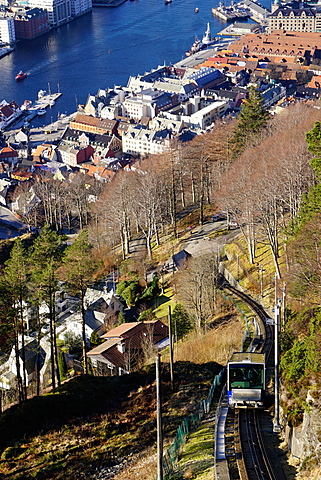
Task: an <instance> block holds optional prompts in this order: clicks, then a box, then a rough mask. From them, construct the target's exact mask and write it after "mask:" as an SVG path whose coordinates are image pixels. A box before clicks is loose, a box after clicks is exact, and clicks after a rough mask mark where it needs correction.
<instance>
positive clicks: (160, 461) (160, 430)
mask: <svg viewBox="0 0 321 480" xmlns="http://www.w3.org/2000/svg"><path fill="white" fill-rule="evenodd" d="M160 358H161V356H160V355H159V354H158V355H156V403H157V480H163V479H164V477H163V426H162V397H161V380H160Z"/></svg>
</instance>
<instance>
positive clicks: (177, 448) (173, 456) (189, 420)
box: [163, 368, 226, 479]
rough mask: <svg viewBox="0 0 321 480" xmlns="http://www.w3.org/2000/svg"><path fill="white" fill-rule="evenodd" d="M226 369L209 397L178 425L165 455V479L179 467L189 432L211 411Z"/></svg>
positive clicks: (209, 393)
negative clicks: (178, 463) (180, 456)
mask: <svg viewBox="0 0 321 480" xmlns="http://www.w3.org/2000/svg"><path fill="white" fill-rule="evenodd" d="M225 370H226V369H225V368H223V369H222V370H221V371H220V373H219V374H218V375H216V376H215V378H214V381H213V383H212V385H211V387H210V389H209V392H208V395H207V398H206V399H204V400H202V402H201V403H200V404H199V406H198V408H197V411H196V412H195V413H192V414H190V415H188V416H187V417H185V418H184V420H183V421H182V423H181V424H180V426H179V427H178V429H177V433H176V436H175V439H174V441H173V443H172V444H171V446H170V447H169V448H168V449H167V451H166V452H165V453H164V456H163V472H164V479H169V478H170V476H171V475H173V474H174V472H175V470H176V468H177V462H178V458H179V454H180V452H181V450H182V447H183V446H184V445H185V443H186V438H187V436H188V434H189V433H190V432H192V431H194V430H195V429H196V428H197V427H198V425H199V424H200V422H201V420H202V419H203V418H204V416H205V415H206V414H207V413H209V411H210V408H211V403H212V400H213V396H214V393H215V390H218V388H219V387H220V386H221V385H222V382H223V379H224V375H225Z"/></svg>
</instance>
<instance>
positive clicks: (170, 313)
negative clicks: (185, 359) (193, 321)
mask: <svg viewBox="0 0 321 480" xmlns="http://www.w3.org/2000/svg"><path fill="white" fill-rule="evenodd" d="M168 335H169V368H170V375H171V389H172V392H173V391H174V367H173V363H174V354H173V328H172V312H171V306H170V305H168Z"/></svg>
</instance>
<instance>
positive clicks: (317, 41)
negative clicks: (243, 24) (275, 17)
mask: <svg viewBox="0 0 321 480" xmlns="http://www.w3.org/2000/svg"><path fill="white" fill-rule="evenodd" d="M229 50H230V54H232V55H233V54H234V55H238V56H239V57H242V56H244V55H247V57H254V56H255V58H256V59H257V60H264V61H265V62H267V63H268V64H269V66H270V64H271V63H274V64H281V65H283V66H284V67H286V66H287V65H288V64H295V65H297V68H299V67H300V66H304V65H307V66H308V65H310V64H311V63H314V64H315V63H316V64H320V59H321V58H320V54H321V35H320V33H311V32H284V31H283V30H275V31H273V32H271V33H270V34H260V35H255V34H249V35H243V36H242V37H241V38H239V39H238V40H236V41H235V42H234V43H232V44H231V45H230V46H229Z"/></svg>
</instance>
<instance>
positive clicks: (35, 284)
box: [30, 225, 62, 388]
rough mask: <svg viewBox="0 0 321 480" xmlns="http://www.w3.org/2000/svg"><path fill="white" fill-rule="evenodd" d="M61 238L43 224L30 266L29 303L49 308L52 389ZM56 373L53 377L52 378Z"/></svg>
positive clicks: (57, 369) (56, 363) (55, 369)
mask: <svg viewBox="0 0 321 480" xmlns="http://www.w3.org/2000/svg"><path fill="white" fill-rule="evenodd" d="M61 244H62V237H61V236H59V235H58V234H57V233H56V232H54V231H53V230H51V229H50V228H49V227H48V225H45V226H44V227H43V228H42V229H41V232H40V236H39V237H38V238H36V240H35V241H34V244H33V249H32V254H31V258H30V263H31V281H32V288H33V292H32V293H33V295H32V297H33V302H34V303H35V304H36V305H38V306H39V305H40V304H41V303H42V302H45V304H46V305H47V307H48V309H49V326H50V355H51V378H52V387H53V388H55V386H56V375H57V382H58V385H60V376H59V368H58V355H57V341H56V326H55V293H56V291H57V290H58V276H57V269H58V267H59V265H60V263H61V257H62V249H61ZM40 332H41V324H39V325H38V343H39V342H40ZM55 373H56V375H55Z"/></svg>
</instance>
